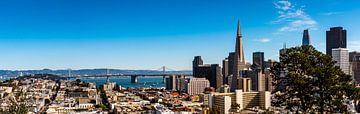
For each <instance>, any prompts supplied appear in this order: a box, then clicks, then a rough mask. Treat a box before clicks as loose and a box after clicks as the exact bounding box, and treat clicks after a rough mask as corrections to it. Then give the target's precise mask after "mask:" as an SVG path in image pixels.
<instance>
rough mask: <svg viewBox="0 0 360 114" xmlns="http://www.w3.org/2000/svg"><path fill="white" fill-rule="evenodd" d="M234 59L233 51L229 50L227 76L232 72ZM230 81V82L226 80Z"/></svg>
mask: <svg viewBox="0 0 360 114" xmlns="http://www.w3.org/2000/svg"><path fill="white" fill-rule="evenodd" d="M234 59H235V52H230V53H229V56H228V73H229V74H228V76H229V75H232V74H233V73H234V70H233V69H234V64H235V63H234ZM228 83H230V82H228Z"/></svg>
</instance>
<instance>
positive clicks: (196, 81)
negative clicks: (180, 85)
mask: <svg viewBox="0 0 360 114" xmlns="http://www.w3.org/2000/svg"><path fill="white" fill-rule="evenodd" d="M207 87H210V83H209V80H207V79H206V78H191V79H190V81H189V83H188V85H187V88H186V90H187V93H188V94H189V95H197V94H200V93H202V92H204V90H205V88H207Z"/></svg>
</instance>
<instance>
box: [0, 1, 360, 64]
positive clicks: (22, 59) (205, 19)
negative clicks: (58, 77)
mask: <svg viewBox="0 0 360 114" xmlns="http://www.w3.org/2000/svg"><path fill="white" fill-rule="evenodd" d="M238 19H240V21H241V30H242V33H243V41H244V48H245V54H246V56H245V57H246V60H247V62H251V61H252V52H254V51H263V52H265V57H266V59H277V58H278V56H277V55H278V50H279V49H280V48H281V47H282V45H283V43H286V44H287V45H288V46H297V45H300V44H301V39H302V30H303V29H305V28H309V29H310V37H311V43H312V44H313V45H314V46H315V47H316V48H317V49H318V50H320V51H323V52H324V51H325V31H326V30H328V29H329V28H330V27H333V26H343V27H344V28H345V29H347V31H348V47H349V49H350V50H357V51H360V39H359V38H360V21H359V19H360V1H359V0H289V1H288V0H284V1H282V0H281V1H279V0H1V1H0V52H1V54H0V69H10V70H15V69H43V68H50V69H66V68H72V69H82V68H118V69H158V68H160V67H161V66H163V65H165V66H167V67H169V68H171V69H176V70H190V69H191V61H192V59H193V57H194V56H195V55H201V56H202V58H203V59H204V61H205V62H206V63H213V64H216V63H217V64H221V60H222V59H223V58H224V57H226V56H227V55H228V52H230V51H233V50H234V47H235V46H234V45H235V35H236V24H237V20H238Z"/></svg>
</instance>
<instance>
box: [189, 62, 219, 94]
mask: <svg viewBox="0 0 360 114" xmlns="http://www.w3.org/2000/svg"><path fill="white" fill-rule="evenodd" d="M194 72H195V74H196V75H194V77H196V78H206V79H208V80H209V81H210V86H211V87H213V88H215V89H218V88H219V87H221V85H222V84H223V81H224V80H223V76H222V72H221V67H220V65H219V64H203V65H199V66H197V67H196V70H195V71H194Z"/></svg>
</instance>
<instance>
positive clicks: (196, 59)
mask: <svg viewBox="0 0 360 114" xmlns="http://www.w3.org/2000/svg"><path fill="white" fill-rule="evenodd" d="M203 64H204V62H203V60H202V59H201V56H195V57H194V60H193V69H192V70H193V76H194V77H196V76H198V75H199V74H197V73H198V72H197V71H198V70H197V68H198V67H199V65H203Z"/></svg>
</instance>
